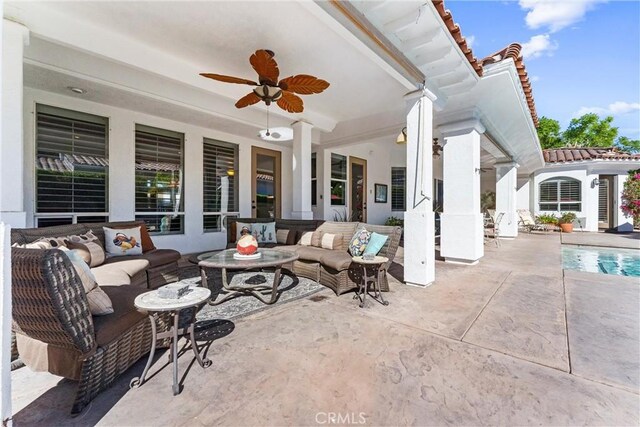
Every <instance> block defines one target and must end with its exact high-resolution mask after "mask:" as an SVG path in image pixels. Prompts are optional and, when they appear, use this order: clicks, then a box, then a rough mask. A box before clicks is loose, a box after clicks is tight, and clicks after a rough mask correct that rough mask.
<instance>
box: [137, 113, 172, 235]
mask: <svg viewBox="0 0 640 427" xmlns="http://www.w3.org/2000/svg"><path fill="white" fill-rule="evenodd" d="M135 150H136V155H135V164H136V166H135V168H136V172H135V177H136V178H135V179H136V184H135V190H136V200H135V202H136V219H137V220H142V221H144V222H145V223H146V224H147V228H148V229H149V231H150V232H152V233H155V234H179V233H183V232H184V197H183V194H184V189H183V184H184V176H183V175H184V174H183V154H184V134H181V133H178V132H173V131H169V130H164V129H157V128H152V127H149V126H143V125H136V135H135Z"/></svg>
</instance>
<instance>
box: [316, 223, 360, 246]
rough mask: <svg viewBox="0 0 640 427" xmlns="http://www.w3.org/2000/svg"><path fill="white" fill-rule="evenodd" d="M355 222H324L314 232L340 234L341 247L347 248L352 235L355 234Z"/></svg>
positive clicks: (356, 224)
mask: <svg viewBox="0 0 640 427" xmlns="http://www.w3.org/2000/svg"><path fill="white" fill-rule="evenodd" d="M357 226H358V223H357V222H334V221H326V222H324V223H322V224H321V225H320V227H318V229H317V230H316V231H319V232H321V233H330V234H342V247H343V248H347V247H348V246H349V241H351V237H352V236H353V233H355V232H356V227H357Z"/></svg>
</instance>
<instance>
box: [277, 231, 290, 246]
mask: <svg viewBox="0 0 640 427" xmlns="http://www.w3.org/2000/svg"><path fill="white" fill-rule="evenodd" d="M288 240H289V230H287V229H284V228H281V229H280V230H276V242H278V244H279V245H286V244H287V241H288Z"/></svg>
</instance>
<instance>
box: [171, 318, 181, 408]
mask: <svg viewBox="0 0 640 427" xmlns="http://www.w3.org/2000/svg"><path fill="white" fill-rule="evenodd" d="M179 325H180V311H176V312H175V313H174V314H173V330H172V331H171V332H172V333H173V336H172V337H171V362H172V363H173V395H174V396H176V395H178V394H180V384H179V383H178V326H179Z"/></svg>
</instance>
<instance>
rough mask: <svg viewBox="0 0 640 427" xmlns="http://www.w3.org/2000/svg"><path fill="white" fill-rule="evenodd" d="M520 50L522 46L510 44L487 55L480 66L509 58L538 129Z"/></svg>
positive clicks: (534, 104)
mask: <svg viewBox="0 0 640 427" xmlns="http://www.w3.org/2000/svg"><path fill="white" fill-rule="evenodd" d="M521 50H522V46H521V45H520V44H518V43H511V44H510V45H509V46H507V47H505V48H504V49H502V50H500V51H498V52H496V53H494V54H493V55H489V56H487V57H486V58H484V59H483V60H482V61H481V63H482V66H485V65H489V64H495V63H498V62H500V61H504V60H505V59H508V58H511V59H513V62H514V63H515V64H516V70H518V76H519V77H520V84H521V85H522V90H524V95H525V97H526V99H527V105H528V106H529V112H530V113H531V118H532V119H533V124H534V125H535V126H536V127H538V113H537V112H536V103H535V102H534V100H533V90H532V89H531V82H530V81H529V75H528V74H527V70H526V68H525V66H524V61H523V59H522V55H521V54H520V51H521Z"/></svg>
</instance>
